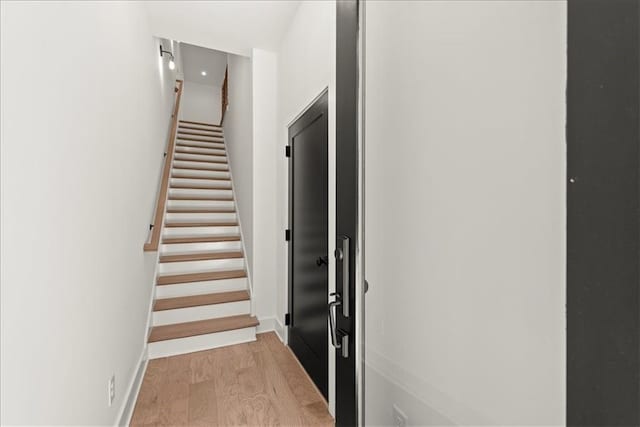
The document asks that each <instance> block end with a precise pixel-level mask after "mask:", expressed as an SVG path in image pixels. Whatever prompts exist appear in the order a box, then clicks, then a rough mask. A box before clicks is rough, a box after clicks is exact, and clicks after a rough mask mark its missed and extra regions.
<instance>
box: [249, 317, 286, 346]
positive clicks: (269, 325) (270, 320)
mask: <svg viewBox="0 0 640 427" xmlns="http://www.w3.org/2000/svg"><path fill="white" fill-rule="evenodd" d="M258 321H259V322H260V324H259V325H258V327H257V328H256V333H258V334H262V333H264V332H275V333H276V335H278V338H280V341H282V342H284V339H283V338H282V337H283V336H284V326H283V325H282V323H280V321H279V320H278V319H277V318H276V317H260V318H258Z"/></svg>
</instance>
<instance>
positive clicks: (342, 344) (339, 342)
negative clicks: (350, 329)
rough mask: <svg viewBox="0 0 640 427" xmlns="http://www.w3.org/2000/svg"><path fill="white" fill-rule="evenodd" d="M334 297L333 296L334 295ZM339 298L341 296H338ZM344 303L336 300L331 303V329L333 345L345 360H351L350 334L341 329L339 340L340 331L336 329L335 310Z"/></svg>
mask: <svg viewBox="0 0 640 427" xmlns="http://www.w3.org/2000/svg"><path fill="white" fill-rule="evenodd" d="M332 295H333V294H332ZM338 298H339V296H338ZM341 304H342V301H340V300H336V301H331V302H330V303H329V329H331V344H332V345H333V346H334V347H335V348H336V349H338V350H340V355H341V356H342V357H344V358H345V359H347V358H349V334H347V333H346V332H345V331H343V330H342V329H340V331H339V332H340V339H338V329H337V327H336V315H335V314H334V308H335V307H337V306H339V305H341Z"/></svg>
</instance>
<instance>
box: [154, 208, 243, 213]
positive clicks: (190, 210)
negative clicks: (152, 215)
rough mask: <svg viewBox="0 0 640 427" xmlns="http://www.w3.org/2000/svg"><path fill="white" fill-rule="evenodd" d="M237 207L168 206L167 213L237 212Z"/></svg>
mask: <svg viewBox="0 0 640 427" xmlns="http://www.w3.org/2000/svg"><path fill="white" fill-rule="evenodd" d="M235 212H236V210H235V209H223V208H204V209H198V208H183V209H180V208H168V209H167V213H235Z"/></svg>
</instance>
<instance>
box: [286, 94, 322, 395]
mask: <svg viewBox="0 0 640 427" xmlns="http://www.w3.org/2000/svg"><path fill="white" fill-rule="evenodd" d="M328 94H329V89H328V88H325V89H324V90H323V91H322V92H321V93H320V94H319V95H318V96H316V97H315V98H314V99H313V101H311V103H310V104H309V105H307V106H306V107H305V108H304V109H303V110H302V111H301V112H300V113H299V114H298V115H297V116H296V118H295V119H293V120H292V121H291V124H290V125H289V126H288V129H287V146H286V156H287V157H288V159H289V161H288V164H289V171H288V173H289V182H288V213H289V218H288V226H287V230H286V236H285V238H286V240H287V241H288V245H287V246H288V247H287V259H288V265H287V293H288V295H287V313H288V314H287V316H286V318H285V325H286V326H287V337H288V342H289V345H291V336H292V334H291V331H292V329H293V328H294V326H295V316H294V310H293V304H294V292H293V270H294V265H293V261H294V233H293V229H294V220H295V218H294V212H293V203H294V200H293V198H294V197H293V195H294V193H293V190H294V167H295V166H294V151H295V145H294V141H293V139H294V137H295V135H294V134H293V133H295V131H296V129H295V126H296V125H308V124H310V123H311V122H313V121H315V120H316V119H317V117H318V116H320V115H322V114H324V115H325V116H327V117H326V118H327V120H328ZM307 114H311V115H313V117H314V118H313V119H310V120H309V122H308V123H307V122H305V123H300V122H299V120H300V119H301V118H303V117H304V116H305V115H307ZM327 136H328V128H327ZM327 149H328V145H327ZM328 155H329V153H328V152H327V158H326V165H325V166H326V167H327V176H328V160H329V159H328ZM325 196H326V197H327V199H328V197H329V194H328V183H327V194H326V195H325ZM327 209H328V204H327ZM328 233H329V228H328V223H327V236H326V240H327V244H328V242H329V234H328ZM328 281H329V276H328V274H327V283H326V288H327V292H326V293H325V296H324V298H323V300H322V302H323V304H326V301H327V298H328V289H329V283H328ZM328 340H329V329H328V327H327V329H326V334H325V342H328ZM294 354H295V352H294ZM327 356H328V353H327ZM296 357H298V355H296ZM300 363H301V364H302V361H300ZM326 365H327V366H326V367H325V368H326V372H327V378H325V380H326V384H325V387H322V386H320V385H318V384H315V385H316V387H317V388H318V390H320V392H321V393H322V394H323V395H324V397H325V398H326V399H327V401H328V398H329V384H330V381H329V363H328V360H327V364H326ZM309 376H310V377H311V375H309ZM323 389H324V390H323ZM325 392H326V394H325Z"/></svg>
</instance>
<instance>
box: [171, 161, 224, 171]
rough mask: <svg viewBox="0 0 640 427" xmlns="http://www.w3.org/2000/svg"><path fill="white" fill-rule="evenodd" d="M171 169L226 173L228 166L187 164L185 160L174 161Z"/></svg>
mask: <svg viewBox="0 0 640 427" xmlns="http://www.w3.org/2000/svg"><path fill="white" fill-rule="evenodd" d="M173 168H174V169H183V168H199V169H206V170H212V171H227V170H228V169H229V166H228V165H222V164H220V163H199V162H189V161H186V160H174V161H173Z"/></svg>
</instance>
